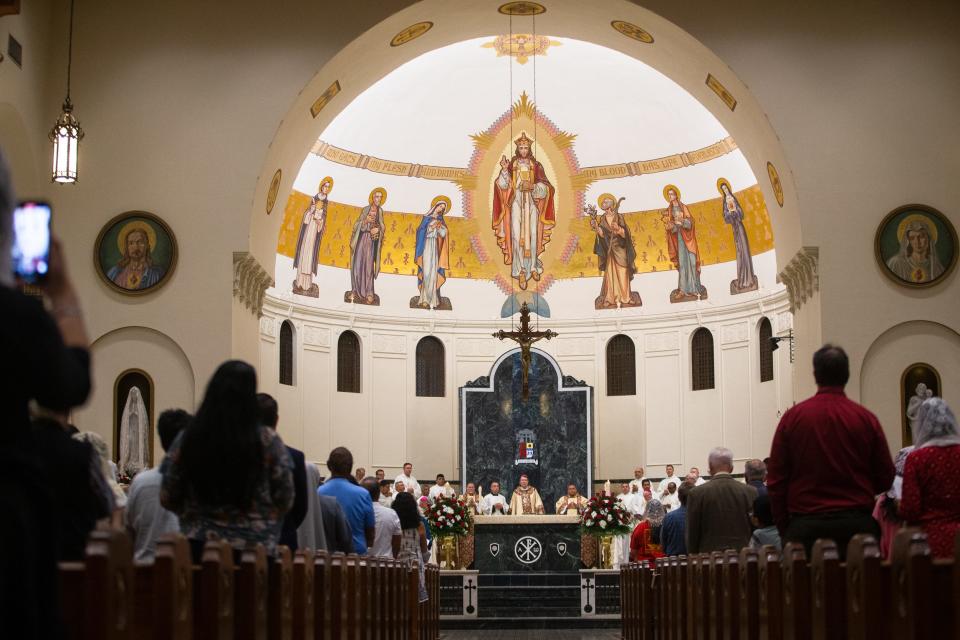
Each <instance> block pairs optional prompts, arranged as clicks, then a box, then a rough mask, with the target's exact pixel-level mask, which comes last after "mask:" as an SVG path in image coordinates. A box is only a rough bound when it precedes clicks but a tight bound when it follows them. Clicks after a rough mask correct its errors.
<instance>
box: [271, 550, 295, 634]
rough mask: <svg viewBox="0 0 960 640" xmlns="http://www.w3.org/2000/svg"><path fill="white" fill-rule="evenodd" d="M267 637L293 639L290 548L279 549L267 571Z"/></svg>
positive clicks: (291, 561)
mask: <svg viewBox="0 0 960 640" xmlns="http://www.w3.org/2000/svg"><path fill="white" fill-rule="evenodd" d="M267 580H268V584H267V637H268V638H270V640H292V638H293V556H292V554H291V553H290V548H289V547H287V546H285V545H281V546H279V547H277V557H276V558H273V559H272V560H270V562H269V563H268V569H267Z"/></svg>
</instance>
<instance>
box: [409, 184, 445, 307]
mask: <svg viewBox="0 0 960 640" xmlns="http://www.w3.org/2000/svg"><path fill="white" fill-rule="evenodd" d="M450 204H451V203H450V198H448V197H447V196H437V197H436V198H434V199H433V202H431V203H430V212H429V213H427V215H425V216H423V220H421V221H420V226H419V227H417V246H416V252H415V254H414V262H415V263H416V265H417V285H418V287H419V289H420V295H419V297H417V298H415V299H414V300H412V301H411V302H412V303H413V302H415V304H416V306H417V307H419V308H421V309H439V308H450V304H449V301H446V304H443V302H444V301H445V299H444V298H442V297H441V296H440V287H441V286H443V283H444V282H446V279H447V270H448V269H449V268H450V247H449V243H448V242H447V223H446V222H445V221H444V219H443V216H444V214H445V213H447V212H448V211H450ZM411 306H414V305H413V304H411Z"/></svg>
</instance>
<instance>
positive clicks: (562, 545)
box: [557, 542, 567, 556]
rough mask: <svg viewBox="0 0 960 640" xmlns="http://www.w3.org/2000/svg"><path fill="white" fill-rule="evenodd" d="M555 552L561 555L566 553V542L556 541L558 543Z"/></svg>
mask: <svg viewBox="0 0 960 640" xmlns="http://www.w3.org/2000/svg"><path fill="white" fill-rule="evenodd" d="M557 553H559V554H560V555H561V556H565V555H567V543H566V542H558V543H557Z"/></svg>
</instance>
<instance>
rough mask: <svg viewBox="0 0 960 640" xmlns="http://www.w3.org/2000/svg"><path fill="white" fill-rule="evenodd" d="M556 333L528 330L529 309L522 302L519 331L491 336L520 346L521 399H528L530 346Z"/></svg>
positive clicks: (500, 332)
mask: <svg viewBox="0 0 960 640" xmlns="http://www.w3.org/2000/svg"><path fill="white" fill-rule="evenodd" d="M557 335H558V334H557V332H555V331H551V330H549V329H547V330H546V331H533V330H531V329H530V307H529V306H527V303H526V302H524V303H523V304H522V305H521V306H520V330H519V331H504V330H503V329H501V330H500V331H497V332H496V333H494V334H493V337H494V338H500V339H501V340H514V341H515V342H516V343H517V344H519V345H520V375H521V380H522V381H523V399H524V400H526V399H527V398H529V397H530V346H531V345H532V344H533V343H534V342H538V341H540V340H543V339H544V338H546V339H547V340H550V339H551V338H555V337H556V336H557Z"/></svg>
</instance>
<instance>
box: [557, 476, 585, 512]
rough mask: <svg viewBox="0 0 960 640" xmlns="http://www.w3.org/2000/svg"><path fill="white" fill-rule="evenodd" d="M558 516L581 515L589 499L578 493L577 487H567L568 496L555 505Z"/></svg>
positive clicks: (573, 485) (570, 485) (572, 485)
mask: <svg viewBox="0 0 960 640" xmlns="http://www.w3.org/2000/svg"><path fill="white" fill-rule="evenodd" d="M554 506H555V510H556V513H557V515H558V516H572V515H579V514H580V513H581V512H582V511H583V510H584V508H586V506H587V499H586V498H584V497H583V496H582V495H580V492H579V491H577V485H575V484H573V483H571V484H568V485H567V495H565V496H563V497H561V498H560V499H559V500H557V504H556V505H554Z"/></svg>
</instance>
